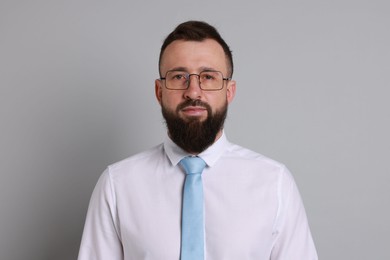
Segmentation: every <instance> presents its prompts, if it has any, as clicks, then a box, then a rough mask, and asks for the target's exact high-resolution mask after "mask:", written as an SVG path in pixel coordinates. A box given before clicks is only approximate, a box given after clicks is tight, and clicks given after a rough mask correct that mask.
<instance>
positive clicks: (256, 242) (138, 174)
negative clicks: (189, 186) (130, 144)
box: [78, 134, 318, 260]
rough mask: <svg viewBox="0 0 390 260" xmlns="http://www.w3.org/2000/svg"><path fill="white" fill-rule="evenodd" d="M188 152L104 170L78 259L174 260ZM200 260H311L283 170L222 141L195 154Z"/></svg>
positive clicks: (147, 156)
mask: <svg viewBox="0 0 390 260" xmlns="http://www.w3.org/2000/svg"><path fill="white" fill-rule="evenodd" d="M185 156H188V153H186V152H185V151H183V150H182V149H180V148H179V147H178V146H177V145H176V144H174V143H173V142H172V141H171V140H170V139H169V138H168V137H167V138H166V140H165V141H164V143H163V144H161V145H159V146H157V147H155V148H153V149H151V150H148V151H146V152H143V153H139V154H136V155H134V156H131V157H129V158H127V159H125V160H123V161H120V162H118V163H115V164H113V165H111V166H109V167H108V168H107V169H106V170H105V171H104V173H103V174H102V176H101V177H100V179H99V181H98V183H97V184H96V187H95V190H94V192H93V194H92V198H91V201H90V205H89V209H88V214H87V218H86V223H85V227H84V233H83V238H82V242H81V247H80V252H79V258H78V259H79V260H130V259H131V260H144V259H145V260H146V259H148V260H179V258H180V226H181V224H180V223H181V222H180V221H181V203H182V191H183V184H184V179H185V173H184V171H183V169H182V168H181V167H180V165H179V164H178V163H179V162H180V160H181V159H182V158H183V157H185ZM199 157H201V158H202V159H203V160H204V161H205V162H206V164H207V166H206V168H205V169H204V171H203V174H202V179H203V189H204V207H205V210H204V212H205V227H204V228H205V259H207V260H255V259H256V260H270V259H271V260H276V259H278V260H316V259H318V258H317V254H316V250H315V246H314V243H313V240H312V236H311V234H310V230H309V226H308V222H307V218H306V213H305V210H304V207H303V204H302V201H301V198H300V195H299V192H298V190H297V187H296V184H295V183H294V180H293V178H292V176H291V174H290V173H289V171H288V170H287V169H286V167H285V166H284V165H282V164H280V163H277V162H275V161H273V160H271V159H269V158H267V157H264V156H262V155H260V154H258V153H255V152H253V151H250V150H248V149H245V148H242V147H240V146H238V145H235V144H231V143H229V142H228V140H227V139H226V136H225V134H223V135H222V136H221V137H220V138H219V139H218V140H217V141H216V142H215V143H214V144H213V145H212V146H211V147H209V148H208V149H207V150H205V151H204V152H202V153H201V154H199Z"/></svg>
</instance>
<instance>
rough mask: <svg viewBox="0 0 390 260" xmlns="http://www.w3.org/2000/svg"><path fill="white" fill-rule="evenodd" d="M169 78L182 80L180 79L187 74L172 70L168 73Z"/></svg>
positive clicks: (185, 77)
mask: <svg viewBox="0 0 390 260" xmlns="http://www.w3.org/2000/svg"><path fill="white" fill-rule="evenodd" d="M169 78H170V79H171V80H179V81H182V80H186V79H187V75H186V73H184V72H178V71H172V72H171V73H170V77H169Z"/></svg>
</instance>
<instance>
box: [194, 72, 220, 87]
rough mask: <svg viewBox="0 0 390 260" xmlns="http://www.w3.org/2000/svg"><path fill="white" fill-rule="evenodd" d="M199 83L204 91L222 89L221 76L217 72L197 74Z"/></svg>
mask: <svg viewBox="0 0 390 260" xmlns="http://www.w3.org/2000/svg"><path fill="white" fill-rule="evenodd" d="M199 81H200V86H201V88H202V89H204V90H219V89H222V87H223V76H222V73H221V72H219V71H203V72H201V73H200V74H199Z"/></svg>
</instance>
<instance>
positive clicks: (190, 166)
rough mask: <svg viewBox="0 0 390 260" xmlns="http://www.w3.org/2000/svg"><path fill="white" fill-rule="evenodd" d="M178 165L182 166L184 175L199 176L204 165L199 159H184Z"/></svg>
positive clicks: (189, 157)
mask: <svg viewBox="0 0 390 260" xmlns="http://www.w3.org/2000/svg"><path fill="white" fill-rule="evenodd" d="M180 164H181V165H182V166H183V168H184V170H185V172H186V174H200V173H202V171H203V169H204V167H205V166H206V163H205V162H204V161H203V159H202V158H200V157H191V156H188V157H184V158H183V159H181V161H180Z"/></svg>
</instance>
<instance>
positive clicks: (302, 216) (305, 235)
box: [271, 168, 318, 260]
mask: <svg viewBox="0 0 390 260" xmlns="http://www.w3.org/2000/svg"><path fill="white" fill-rule="evenodd" d="M283 171H284V172H283V173H282V175H281V179H280V184H279V189H280V191H279V195H280V202H279V203H280V212H279V216H278V219H277V222H276V240H275V244H274V247H273V250H272V253H271V260H282V259H289V260H317V259H318V256H317V252H316V249H315V245H314V242H313V239H312V236H311V233H310V228H309V224H308V220H307V217H306V212H305V209H304V206H303V203H302V199H301V196H300V194H299V191H298V188H297V186H296V184H295V182H294V179H293V177H292V176H291V174H290V172H289V171H288V170H287V169H286V168H284V170H283Z"/></svg>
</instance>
